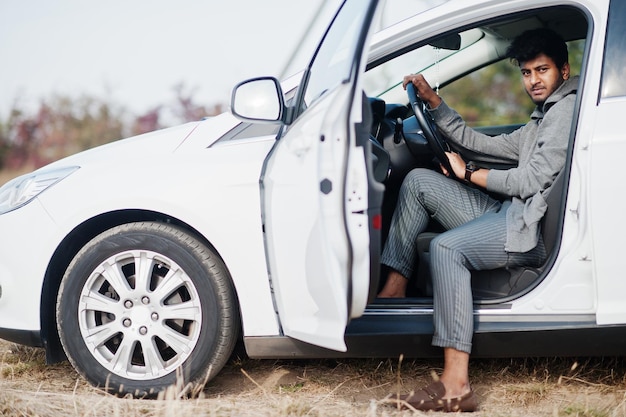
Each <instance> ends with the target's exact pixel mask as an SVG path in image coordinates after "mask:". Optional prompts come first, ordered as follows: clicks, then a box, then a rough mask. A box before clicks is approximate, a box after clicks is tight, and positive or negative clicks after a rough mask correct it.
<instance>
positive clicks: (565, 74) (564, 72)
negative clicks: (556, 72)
mask: <svg viewBox="0 0 626 417" xmlns="http://www.w3.org/2000/svg"><path fill="white" fill-rule="evenodd" d="M569 71H570V67H569V62H566V63H565V64H563V66H562V67H561V76H562V77H563V79H564V80H567V79H568V78H569V75H570V74H569Z"/></svg>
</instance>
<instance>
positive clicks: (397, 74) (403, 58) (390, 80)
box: [363, 29, 483, 102]
mask: <svg viewBox="0 0 626 417" xmlns="http://www.w3.org/2000/svg"><path fill="white" fill-rule="evenodd" d="M460 36H461V46H460V49H459V50H449V49H442V48H437V47H434V46H431V45H423V46H421V47H419V48H417V49H415V50H413V51H411V52H408V53H406V54H403V55H400V56H398V57H396V58H394V59H390V60H389V61H386V62H384V63H382V64H380V65H378V66H377V67H375V68H371V69H370V70H369V71H367V72H366V73H365V75H364V76H363V89H364V90H365V93H366V94H367V95H368V96H370V97H380V98H383V99H384V100H386V101H387V100H388V101H389V102H399V101H398V99H400V98H401V100H400V102H401V101H403V100H404V98H405V96H406V93H405V92H404V90H402V87H401V84H402V78H403V77H404V76H405V75H407V74H411V73H418V72H421V73H424V75H425V76H426V77H427V79H428V80H429V81H430V82H431V84H432V85H433V87H434V88H436V87H437V85H438V84H439V79H440V78H443V76H444V75H445V74H443V72H444V71H445V70H446V68H445V66H444V64H443V63H444V62H445V61H446V59H448V58H450V57H452V56H453V55H456V54H458V53H463V51H464V49H465V48H467V47H468V46H470V45H473V44H474V43H476V42H477V41H479V40H480V39H481V38H482V37H483V32H482V31H481V30H479V29H470V30H467V31H465V32H462V33H461V34H460Z"/></svg>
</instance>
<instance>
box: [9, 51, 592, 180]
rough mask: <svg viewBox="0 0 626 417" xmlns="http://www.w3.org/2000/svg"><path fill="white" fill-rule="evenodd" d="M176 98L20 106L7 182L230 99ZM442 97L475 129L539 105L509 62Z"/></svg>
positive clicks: (210, 111)
mask: <svg viewBox="0 0 626 417" xmlns="http://www.w3.org/2000/svg"><path fill="white" fill-rule="evenodd" d="M569 50H570V63H571V66H572V74H579V73H580V67H581V62H582V55H583V50H584V43H583V42H573V43H571V44H570V45H569ZM173 93H174V97H173V99H172V102H171V103H166V104H158V105H155V106H154V107H152V108H150V109H148V110H147V111H146V112H145V113H143V114H138V115H137V114H132V113H131V112H130V111H128V110H127V109H125V108H124V106H123V105H121V104H119V103H115V102H112V101H110V100H107V99H102V98H98V97H90V96H81V97H69V96H64V95H54V96H52V97H48V98H44V99H41V101H40V103H39V106H38V108H36V109H35V110H32V111H27V110H25V109H23V108H20V106H19V105H17V104H15V105H14V106H13V108H12V109H11V110H10V112H9V114H8V116H7V117H4V116H3V115H0V185H1V184H3V183H4V182H6V181H8V180H9V179H11V178H13V177H15V176H17V175H19V174H22V173H25V172H28V171H31V170H33V169H36V168H39V167H41V166H43V165H45V164H47V163H50V162H52V161H55V160H57V159H60V158H62V157H64V156H67V155H70V154H73V153H76V152H79V151H81V150H84V149H88V148H93V147H95V146H98V145H101V144H104V143H107V142H111V141H114V140H117V139H120V138H123V137H128V136H131V135H137V134H141V133H145V132H150V131H153V130H156V129H160V128H163V127H168V126H173V125H176V124H180V123H185V122H189V121H195V120H200V119H202V118H203V117H210V116H214V115H217V114H219V113H221V112H223V111H224V110H226V105H225V104H214V105H211V106H206V105H203V104H200V103H197V102H196V100H195V99H194V91H193V90H190V89H188V88H186V87H185V85H184V84H183V83H181V84H179V85H177V86H175V87H174V88H173ZM442 95H443V96H444V97H445V99H446V102H448V103H449V104H450V105H451V106H452V107H453V108H455V109H456V110H457V111H458V112H459V113H460V114H461V115H462V116H463V117H464V118H465V120H466V121H467V122H468V123H469V124H470V125H472V126H479V125H497V124H511V123H524V122H526V121H527V120H528V117H529V115H530V113H531V112H532V110H533V107H534V106H533V104H532V102H531V101H530V100H529V99H528V97H527V96H526V94H525V93H524V92H523V87H522V83H521V80H520V73H519V69H518V67H516V66H515V65H512V64H511V63H510V62H509V61H507V60H504V61H501V62H499V63H497V64H495V65H490V66H488V67H486V68H484V69H482V70H480V71H477V72H475V73H473V74H471V75H470V76H468V77H464V78H463V79H460V80H458V81H456V82H454V83H452V84H450V85H448V86H446V87H445V89H442Z"/></svg>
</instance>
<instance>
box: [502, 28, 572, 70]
mask: <svg viewBox="0 0 626 417" xmlns="http://www.w3.org/2000/svg"><path fill="white" fill-rule="evenodd" d="M542 53H543V54H545V55H547V56H548V57H550V58H552V60H553V61H554V63H555V64H556V66H557V68H563V65H564V64H565V63H566V62H568V58H567V45H566V44H565V41H564V40H563V38H561V37H560V36H559V35H558V34H557V33H556V32H554V31H552V30H550V29H546V28H540V29H531V30H527V31H526V32H524V33H522V34H521V35H519V36H517V37H516V38H515V39H514V40H513V42H512V43H511V45H509V48H508V49H507V51H506V56H507V57H509V58H511V59H512V60H513V61H514V62H515V63H516V64H517V65H518V66H519V65H521V64H522V63H523V62H526V61H529V60H531V59H535V58H536V57H537V56H538V55H540V54H542Z"/></svg>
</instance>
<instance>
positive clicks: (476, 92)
mask: <svg viewBox="0 0 626 417" xmlns="http://www.w3.org/2000/svg"><path fill="white" fill-rule="evenodd" d="M567 49H568V53H569V61H570V66H571V73H572V74H573V75H578V74H580V69H581V66H582V57H583V52H584V50H585V40H584V39H582V40H578V41H573V42H568V44H567ZM520 77H521V76H520V71H519V68H518V67H517V66H516V65H515V64H513V63H512V62H510V61H509V60H508V59H504V60H502V61H499V62H497V63H495V64H492V65H489V66H487V67H484V68H482V69H480V70H478V71H474V72H473V73H471V74H468V75H467V76H465V77H463V78H461V79H459V80H457V81H455V82H453V83H451V84H449V85H447V86H446V87H445V88H443V89H442V90H441V95H442V97H443V98H444V99H445V100H446V103H448V104H449V105H450V106H451V107H452V108H453V109H455V110H457V111H458V112H459V113H460V114H462V115H463V118H464V120H465V121H466V122H467V124H468V125H469V126H472V127H481V126H503V125H513V124H521V123H526V122H527V121H528V117H529V115H530V114H531V113H532V111H533V110H534V108H535V105H534V104H533V103H532V101H530V100H528V96H527V95H526V92H525V91H524V87H523V85H522V82H521V78H520Z"/></svg>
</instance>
